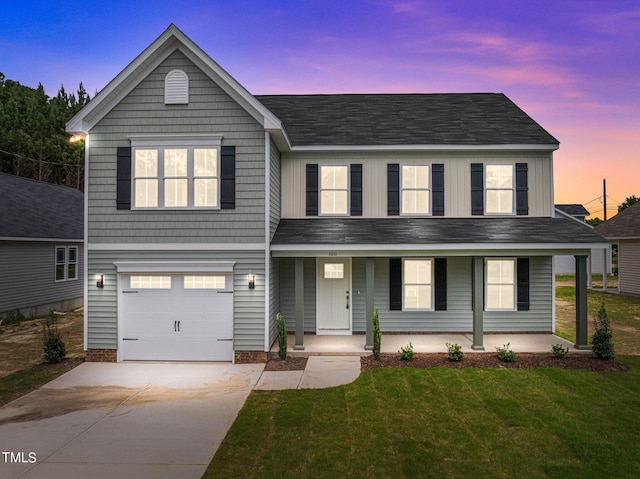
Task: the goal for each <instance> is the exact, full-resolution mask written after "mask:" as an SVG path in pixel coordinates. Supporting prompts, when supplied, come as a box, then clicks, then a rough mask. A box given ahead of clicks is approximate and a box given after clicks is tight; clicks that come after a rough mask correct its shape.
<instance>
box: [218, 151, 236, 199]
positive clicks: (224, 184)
mask: <svg viewBox="0 0 640 479" xmlns="http://www.w3.org/2000/svg"><path fill="white" fill-rule="evenodd" d="M235 207H236V147H235V146H223V147H222V148H221V149H220V208H221V209H223V210H233V209H235Z"/></svg>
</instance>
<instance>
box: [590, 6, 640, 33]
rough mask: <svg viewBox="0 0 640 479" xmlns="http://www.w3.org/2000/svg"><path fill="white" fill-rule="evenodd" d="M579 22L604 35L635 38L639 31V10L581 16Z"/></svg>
mask: <svg viewBox="0 0 640 479" xmlns="http://www.w3.org/2000/svg"><path fill="white" fill-rule="evenodd" d="M579 22H580V23H581V24H582V25H585V26H587V27H589V28H591V29H592V30H593V31H595V32H597V33H601V34H604V35H615V36H619V35H632V36H634V37H637V35H638V32H639V31H640V8H634V9H631V10H623V11H618V12H611V13H606V12H597V13H587V14H584V15H582V17H581V18H580V21H579Z"/></svg>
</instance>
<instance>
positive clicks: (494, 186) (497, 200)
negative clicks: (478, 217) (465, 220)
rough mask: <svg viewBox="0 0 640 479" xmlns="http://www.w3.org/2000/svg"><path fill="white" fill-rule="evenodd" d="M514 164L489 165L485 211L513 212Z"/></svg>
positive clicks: (493, 212)
mask: <svg viewBox="0 0 640 479" xmlns="http://www.w3.org/2000/svg"><path fill="white" fill-rule="evenodd" d="M513 183H514V181H513V165H487V166H486V169H485V195H486V202H485V213H488V214H510V213H513V205H514V201H513V191H514V190H513Z"/></svg>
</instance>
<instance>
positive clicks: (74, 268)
mask: <svg viewBox="0 0 640 479" xmlns="http://www.w3.org/2000/svg"><path fill="white" fill-rule="evenodd" d="M75 279H78V247H77V246H56V281H72V280H75Z"/></svg>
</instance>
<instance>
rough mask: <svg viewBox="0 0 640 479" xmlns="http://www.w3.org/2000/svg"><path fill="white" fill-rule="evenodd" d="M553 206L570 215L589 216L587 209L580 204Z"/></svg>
mask: <svg viewBox="0 0 640 479" xmlns="http://www.w3.org/2000/svg"><path fill="white" fill-rule="evenodd" d="M555 207H556V209H558V210H560V211H562V212H563V213H566V214H568V215H571V216H589V210H587V209H586V208H585V207H584V206H583V205H580V204H565V205H555Z"/></svg>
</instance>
